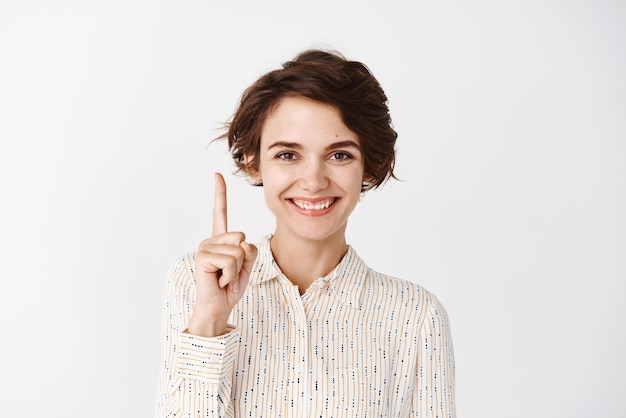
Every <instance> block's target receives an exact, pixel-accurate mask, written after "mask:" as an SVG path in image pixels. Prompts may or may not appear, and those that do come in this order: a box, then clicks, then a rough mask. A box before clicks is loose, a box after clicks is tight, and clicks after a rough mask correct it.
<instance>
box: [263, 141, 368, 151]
mask: <svg viewBox="0 0 626 418" xmlns="http://www.w3.org/2000/svg"><path fill="white" fill-rule="evenodd" d="M272 148H293V149H302V148H303V147H302V144H300V143H298V142H288V141H276V142H274V143H272V144H271V145H270V146H269V147H267V149H268V150H270V149H272ZM338 148H356V149H358V150H360V149H361V147H360V146H359V144H357V143H356V142H354V141H339V142H333V143H332V144H330V145H329V146H327V147H326V149H327V150H334V149H338Z"/></svg>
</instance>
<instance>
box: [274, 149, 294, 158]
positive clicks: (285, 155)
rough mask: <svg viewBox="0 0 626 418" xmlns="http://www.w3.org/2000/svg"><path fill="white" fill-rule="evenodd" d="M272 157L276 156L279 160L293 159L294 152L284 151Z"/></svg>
mask: <svg viewBox="0 0 626 418" xmlns="http://www.w3.org/2000/svg"><path fill="white" fill-rule="evenodd" d="M274 158H277V159H279V160H295V159H296V154H294V153H293V152H289V151H285V152H281V153H279V154H276V157H274Z"/></svg>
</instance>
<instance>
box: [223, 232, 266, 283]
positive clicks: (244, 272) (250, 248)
mask: <svg viewBox="0 0 626 418" xmlns="http://www.w3.org/2000/svg"><path fill="white" fill-rule="evenodd" d="M239 246H240V247H241V248H242V249H243V252H244V258H243V265H242V266H241V273H240V274H239V279H237V280H236V281H234V282H231V283H230V284H229V285H228V288H229V289H230V290H231V291H232V292H234V293H239V291H240V290H241V289H245V288H246V287H248V281H249V279H250V273H252V266H253V265H254V261H255V260H256V256H257V254H258V253H259V250H258V249H257V247H256V246H255V245H253V244H250V243H248V242H245V241H242V242H241V243H240V244H239Z"/></svg>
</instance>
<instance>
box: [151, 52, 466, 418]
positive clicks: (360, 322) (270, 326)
mask: <svg viewBox="0 0 626 418" xmlns="http://www.w3.org/2000/svg"><path fill="white" fill-rule="evenodd" d="M396 136H397V134H396V132H395V131H394V130H393V128H392V127H391V118H390V116H389V111H388V108H387V98H386V96H385V94H384V92H383V90H382V89H381V87H380V85H379V83H378V82H377V81H376V79H375V78H374V76H373V75H372V74H371V73H370V72H369V70H368V69H367V68H366V67H365V66H364V65H363V64H361V63H359V62H354V61H348V60H346V59H345V58H344V57H342V56H341V55H339V54H337V53H330V52H326V51H320V50H309V51H305V52H303V53H301V54H300V55H298V56H297V57H296V58H295V59H294V60H293V61H290V62H287V63H285V64H284V65H283V68H281V69H278V70H275V71H271V72H269V73H267V74H265V75H264V76H262V77H261V78H260V79H259V80H257V81H256V82H255V83H254V84H253V85H252V86H250V87H249V88H248V89H247V90H246V91H245V92H244V94H243V96H242V99H241V102H240V105H239V107H238V109H237V111H236V112H235V115H234V116H233V119H232V121H231V122H230V123H229V125H228V131H227V133H226V134H225V135H224V137H226V138H228V143H229V147H230V150H231V153H232V156H233V158H234V161H235V163H236V164H237V166H238V169H239V171H240V172H241V173H243V174H245V175H247V176H248V177H249V178H250V179H251V181H252V182H253V183H254V184H256V185H259V186H262V187H263V189H264V194H265V200H266V203H267V206H268V207H269V209H270V210H271V212H272V213H273V214H274V215H275V217H276V226H275V230H274V233H273V234H272V235H269V236H268V237H266V238H265V239H263V240H262V242H260V243H259V245H258V247H257V246H255V245H253V244H251V243H248V242H247V241H246V240H245V235H244V233H242V232H232V231H228V228H227V203H226V202H227V195H226V184H225V182H224V179H223V177H222V176H221V175H220V174H216V178H215V180H216V181H215V184H216V185H215V201H214V211H213V232H212V236H211V237H210V238H208V239H206V240H204V241H203V242H202V243H201V244H200V246H199V248H198V250H197V252H196V253H194V254H189V255H187V256H185V257H183V258H182V259H181V260H180V261H179V262H178V264H177V265H176V266H175V268H174V271H173V273H172V275H171V277H170V279H169V281H168V284H167V291H166V302H165V308H164V323H163V325H164V334H163V360H162V364H161V382H160V387H159V399H158V406H157V415H158V416H176V417H180V416H203V417H222V416H227V417H244V416H245V417H249V416H253V417H309V416H311V417H454V416H455V405H454V357H453V348H452V340H451V337H450V329H449V324H448V319H447V315H446V312H445V309H444V308H443V306H442V305H441V303H440V302H439V301H438V300H437V299H436V297H435V296H434V295H432V294H431V293H429V292H428V291H427V290H425V289H424V288H422V287H421V286H419V285H417V284H415V283H412V282H410V281H406V280H401V279H397V278H393V277H389V276H386V275H383V274H380V273H377V272H375V271H373V270H371V269H369V268H368V267H367V266H366V264H365V263H364V262H363V261H362V260H361V259H360V258H359V257H358V255H357V254H356V252H355V250H354V249H353V248H352V247H350V246H349V245H347V243H346V237H345V233H346V226H347V222H348V218H349V216H350V214H351V213H352V211H353V210H354V208H355V206H356V205H357V203H358V201H359V198H360V194H361V193H362V192H365V191H367V190H369V189H372V188H376V187H379V186H380V185H382V184H383V183H384V182H385V181H387V180H388V179H389V178H394V177H395V176H394V173H393V168H394V162H395V149H394V146H395V141H396Z"/></svg>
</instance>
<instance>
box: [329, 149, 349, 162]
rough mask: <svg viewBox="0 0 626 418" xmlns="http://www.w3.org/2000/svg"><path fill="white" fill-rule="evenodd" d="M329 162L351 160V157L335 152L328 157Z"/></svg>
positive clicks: (345, 153)
mask: <svg viewBox="0 0 626 418" xmlns="http://www.w3.org/2000/svg"><path fill="white" fill-rule="evenodd" d="M330 159H331V160H338V161H346V160H350V159H352V155H350V154H348V153H347V152H343V151H341V152H335V153H333V154H332V155H331V156H330Z"/></svg>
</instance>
